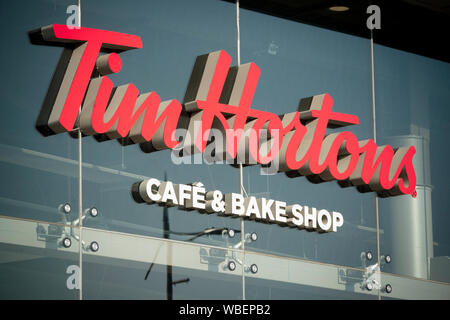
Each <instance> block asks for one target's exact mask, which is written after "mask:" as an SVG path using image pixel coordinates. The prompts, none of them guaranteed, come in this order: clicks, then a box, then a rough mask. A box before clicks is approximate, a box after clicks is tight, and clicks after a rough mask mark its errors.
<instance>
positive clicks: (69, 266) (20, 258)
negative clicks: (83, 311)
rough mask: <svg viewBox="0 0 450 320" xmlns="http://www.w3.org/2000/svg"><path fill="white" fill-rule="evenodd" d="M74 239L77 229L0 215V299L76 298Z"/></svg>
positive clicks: (76, 272)
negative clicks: (68, 242) (68, 243)
mask: <svg viewBox="0 0 450 320" xmlns="http://www.w3.org/2000/svg"><path fill="white" fill-rule="evenodd" d="M66 238H68V239H70V242H71V245H70V247H68V248H66V247H64V245H63V240H64V239H66ZM77 238H78V239H79V230H78V229H77V228H70V227H69V226H65V225H63V224H48V223H45V222H36V221H32V220H21V219H14V218H7V217H3V216H1V217H0V299H2V300H3V299H52V300H53V299H58V300H59V299H78V298H79V291H78V289H77V287H76V286H77V285H78V283H79V279H80V278H77V279H78V280H77V279H76V277H77V276H78V275H79V270H80V269H79V260H78V258H79V250H78V249H79V243H78V241H77ZM66 245H67V242H66ZM77 281H78V282H77Z"/></svg>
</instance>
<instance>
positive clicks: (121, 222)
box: [82, 0, 240, 246]
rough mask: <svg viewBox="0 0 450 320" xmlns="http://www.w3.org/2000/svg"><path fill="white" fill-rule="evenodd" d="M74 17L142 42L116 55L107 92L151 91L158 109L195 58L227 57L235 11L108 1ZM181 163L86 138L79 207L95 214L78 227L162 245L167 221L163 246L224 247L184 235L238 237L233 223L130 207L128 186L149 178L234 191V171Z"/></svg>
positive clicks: (180, 86) (214, 239)
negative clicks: (228, 231)
mask: <svg viewBox="0 0 450 320" xmlns="http://www.w3.org/2000/svg"><path fill="white" fill-rule="evenodd" d="M105 7H108V10H107V11H105V10H104V8H105ZM82 10H83V23H85V24H86V25H89V26H95V27H96V28H100V29H106V30H117V31H120V32H124V33H131V34H135V35H138V36H140V37H141V38H142V41H143V48H142V49H139V50H131V51H129V52H125V53H123V54H121V57H122V62H123V70H121V72H120V73H118V74H114V75H111V79H112V80H113V82H114V84H115V85H122V84H126V83H130V82H131V83H133V84H134V85H135V86H136V87H137V88H138V89H139V90H140V92H141V93H144V92H150V91H154V92H156V93H158V95H159V96H160V97H161V99H162V100H163V101H164V100H169V99H177V100H178V101H180V102H182V101H183V97H184V93H185V90H186V87H187V84H188V80H189V77H190V75H191V71H192V68H193V66H194V62H195V59H196V57H197V56H199V55H202V54H206V53H209V52H213V51H217V50H221V49H224V50H226V51H227V52H228V53H229V54H230V55H231V57H233V59H234V57H235V51H236V49H235V43H236V42H235V27H234V14H235V7H234V5H233V4H230V3H225V2H221V1H205V0H201V1H193V2H191V1H190V2H186V1H175V0H171V1H164V2H148V1H138V2H135V3H133V5H132V6H130V5H129V4H128V3H126V2H116V3H114V4H113V5H111V4H110V2H109V1H93V2H92V1H91V2H86V5H84V6H83V9H82ZM124 11H126V12H127V17H126V18H125V17H124V16H123V14H122V13H123V12H124ZM128 17H133V19H129V18H128ZM187 160H189V161H191V164H181V165H177V164H175V163H174V162H173V161H172V155H171V151H169V150H164V151H159V152H155V153H149V154H147V153H144V152H142V151H141V150H140V148H139V146H138V145H130V146H125V147H123V146H121V145H120V144H119V143H118V142H117V141H105V142H101V143H99V142H97V141H96V140H95V139H94V138H93V137H86V138H83V204H84V207H85V209H87V208H90V207H96V208H97V209H98V210H99V212H100V215H99V216H98V218H95V219H90V220H86V223H85V225H86V226H89V227H95V228H102V229H108V230H115V231H122V232H132V233H136V234H143V235H151V236H158V237H163V235H164V232H165V229H164V225H163V219H164V215H165V214H167V216H168V217H169V218H168V220H169V225H170V226H169V227H170V229H167V231H168V232H169V235H170V238H172V239H178V240H189V239H191V241H192V242H198V243H210V244H214V245H219V246H223V245H225V241H224V239H223V238H222V235H221V234H220V233H219V234H218V235H215V234H212V235H209V236H207V235H205V236H199V237H196V238H195V239H192V238H193V236H192V235H186V234H185V233H191V234H192V233H196V232H202V231H204V230H205V229H208V228H211V227H214V228H233V229H236V230H239V229H240V223H239V221H237V220H233V219H225V218H223V217H219V216H217V215H215V214H211V215H205V214H200V213H198V212H196V211H191V212H185V211H181V210H178V209H177V208H176V207H172V208H170V209H163V208H161V207H158V206H156V205H150V206H149V205H145V204H138V203H136V202H135V201H134V200H133V198H132V197H131V195H130V191H131V186H132V184H133V183H135V182H138V181H141V180H144V179H146V178H149V177H153V178H157V179H160V180H169V181H172V182H174V183H183V184H189V183H192V182H196V181H200V182H202V183H203V184H204V185H205V188H206V190H215V189H219V190H221V191H223V192H233V191H234V192H236V191H238V190H239V186H238V181H239V180H238V179H239V173H238V171H237V170H236V169H234V168H232V167H230V166H228V165H223V164H217V165H206V164H195V163H193V161H194V158H187ZM183 233H184V234H183Z"/></svg>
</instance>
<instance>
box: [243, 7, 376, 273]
mask: <svg viewBox="0 0 450 320" xmlns="http://www.w3.org/2000/svg"><path fill="white" fill-rule="evenodd" d="M240 16H241V47H242V49H241V51H242V57H241V61H242V63H247V62H250V61H252V62H254V63H256V64H257V65H258V66H259V67H260V68H261V76H260V79H259V83H258V87H257V89H256V92H255V96H254V99H253V103H252V106H253V108H255V109H261V110H267V111H270V112H274V113H276V114H279V115H280V114H284V113H289V112H295V111H297V106H298V103H299V101H300V99H302V98H305V97H310V96H313V95H319V94H323V93H328V94H330V96H331V97H332V98H333V99H334V108H333V111H335V112H342V113H347V114H353V115H356V116H358V117H359V122H360V123H359V125H354V126H350V127H347V128H341V129H333V130H329V131H328V133H332V132H339V131H344V130H346V131H351V132H352V133H354V134H355V135H356V137H357V138H358V139H359V140H363V139H368V138H372V136H373V129H372V104H371V83H370V64H369V62H370V42H369V41H368V40H367V39H362V38H358V37H353V36H350V35H346V34H342V33H338V32H333V31H329V30H324V29H321V28H316V27H312V26H308V25H304V24H301V23H297V22H292V21H288V20H283V19H279V18H276V17H273V16H269V15H263V14H260V13H256V12H252V11H248V10H244V9H242V10H241V15H240ZM262 26H263V27H262ZM262 30H264V31H263V32H262ZM244 184H245V188H246V189H247V193H248V194H249V195H253V196H255V197H265V198H270V199H274V200H280V201H285V202H286V203H287V204H288V205H292V204H300V205H306V206H309V207H315V208H317V209H327V210H329V211H338V212H340V213H342V215H343V216H344V225H343V226H342V227H341V228H339V229H338V232H337V233H327V234H318V233H316V232H306V231H299V230H295V229H289V228H281V227H279V226H276V225H269V224H268V225H265V224H261V223H255V222H251V221H249V222H246V224H245V232H246V233H249V232H257V233H258V235H259V238H258V240H257V241H256V242H252V243H249V244H248V245H247V246H246V249H248V250H252V251H253V250H255V251H262V252H270V253H273V254H281V255H285V256H293V257H299V258H302V259H307V260H312V261H320V262H326V263H332V264H338V265H345V266H351V267H363V265H364V261H363V259H362V258H361V254H362V253H364V252H367V251H371V252H372V254H373V256H374V257H376V255H377V253H376V248H377V246H376V224H375V221H376V219H375V196H374V194H372V193H359V192H358V191H357V190H356V189H355V188H353V187H351V188H340V187H339V185H338V184H337V183H336V181H332V182H327V183H320V184H314V183H311V182H310V181H308V180H307V179H306V178H305V177H298V178H288V177H287V176H286V175H285V174H284V173H278V174H276V175H270V176H267V175H265V176H264V175H261V173H260V167H259V166H254V167H245V168H244Z"/></svg>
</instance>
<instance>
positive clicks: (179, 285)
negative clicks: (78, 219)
mask: <svg viewBox="0 0 450 320" xmlns="http://www.w3.org/2000/svg"><path fill="white" fill-rule="evenodd" d="M83 239H84V241H85V243H86V246H88V247H90V244H91V243H92V242H93V241H95V242H97V243H98V245H99V249H98V251H96V252H93V251H92V249H90V248H89V249H88V250H85V251H83V298H84V299H242V272H243V271H242V270H243V268H242V261H243V255H242V253H241V252H240V251H234V250H229V249H222V248H220V247H211V246H206V245H205V246H202V245H198V244H188V243H185V242H180V241H172V240H169V241H168V240H162V239H158V238H152V237H144V236H136V235H133V234H125V233H119V232H113V231H104V230H98V229H90V228H84V229H83ZM230 262H233V263H234V267H235V269H234V270H231V269H230V268H229V267H228V266H229V263H230Z"/></svg>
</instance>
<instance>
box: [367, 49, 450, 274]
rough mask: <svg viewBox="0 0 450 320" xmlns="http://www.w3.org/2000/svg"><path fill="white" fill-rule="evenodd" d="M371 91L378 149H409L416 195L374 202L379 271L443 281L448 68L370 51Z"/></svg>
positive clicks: (447, 240)
mask: <svg viewBox="0 0 450 320" xmlns="http://www.w3.org/2000/svg"><path fill="white" fill-rule="evenodd" d="M374 50H375V51H374V54H375V88H376V101H377V136H378V139H379V143H380V144H390V145H392V146H393V147H399V146H411V145H412V146H414V147H415V149H416V154H415V156H414V162H413V163H414V168H415V172H416V176H417V188H416V192H417V196H416V197H415V198H414V197H412V196H402V197H397V198H393V199H382V200H380V240H381V241H380V248H381V252H380V253H381V255H390V256H391V257H392V262H391V263H390V264H385V265H384V266H383V269H382V270H383V271H384V272H389V273H395V274H401V275H406V276H410V277H415V278H421V279H431V280H435V281H444V282H449V276H448V270H450V269H449V267H450V262H449V261H450V260H449V259H448V256H449V255H450V235H449V233H448V230H447V229H448V225H449V223H450V220H449V219H450V218H449V216H448V214H447V211H448V210H447V208H448V207H449V198H448V195H447V193H448V187H447V186H448V183H447V181H448V179H449V178H450V173H449V171H448V170H446V168H447V160H446V159H447V158H448V156H449V151H448V148H446V147H444V146H445V145H446V144H447V141H446V140H447V137H448V129H449V124H448V119H449V116H450V113H449V106H450V105H449V101H450V100H449V99H450V91H449V90H448V88H449V85H450V78H449V74H450V65H449V64H448V63H445V62H441V61H437V60H433V59H429V58H425V57H422V56H419V55H415V54H411V53H407V52H403V51H399V50H394V49H391V48H387V47H384V46H379V45H376V46H375V49H374Z"/></svg>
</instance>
